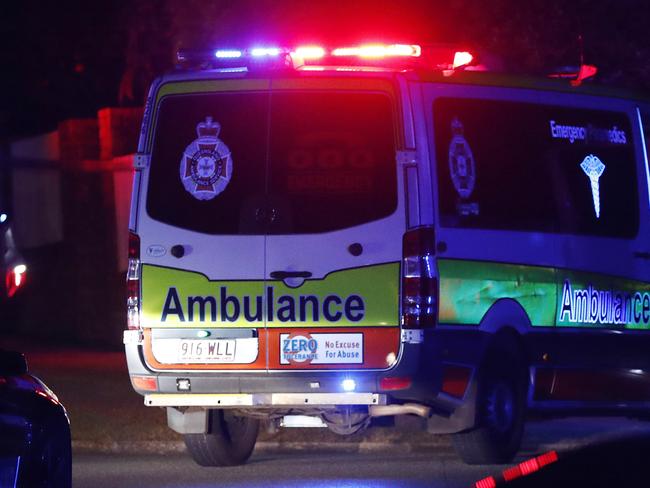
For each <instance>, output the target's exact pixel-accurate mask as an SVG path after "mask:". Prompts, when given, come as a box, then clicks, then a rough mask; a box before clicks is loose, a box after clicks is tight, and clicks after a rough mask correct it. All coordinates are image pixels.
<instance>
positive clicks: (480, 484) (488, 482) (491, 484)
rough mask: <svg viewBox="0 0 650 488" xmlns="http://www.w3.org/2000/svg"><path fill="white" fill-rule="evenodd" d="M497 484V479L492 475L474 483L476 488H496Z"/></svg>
mask: <svg viewBox="0 0 650 488" xmlns="http://www.w3.org/2000/svg"><path fill="white" fill-rule="evenodd" d="M496 486H497V481H496V480H495V479H494V478H493V477H492V476H488V477H487V478H483V479H482V480H478V481H477V482H476V483H474V487H475V488H496Z"/></svg>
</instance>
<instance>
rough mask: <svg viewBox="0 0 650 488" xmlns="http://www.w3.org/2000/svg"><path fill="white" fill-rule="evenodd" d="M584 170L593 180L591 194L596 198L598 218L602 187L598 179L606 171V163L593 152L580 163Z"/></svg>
mask: <svg viewBox="0 0 650 488" xmlns="http://www.w3.org/2000/svg"><path fill="white" fill-rule="evenodd" d="M580 167H581V168H582V171H584V172H585V174H586V175H587V176H588V177H589V181H590V182H591V196H592V198H593V200H594V210H595V211H596V218H597V219H599V218H600V189H599V185H598V180H599V178H600V176H601V175H602V174H603V171H605V165H604V164H603V162H602V161H601V160H600V159H598V158H597V157H596V156H594V155H593V154H590V155H589V156H587V157H586V158H585V159H584V160H583V161H582V163H580Z"/></svg>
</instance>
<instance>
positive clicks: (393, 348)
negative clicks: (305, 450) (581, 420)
mask: <svg viewBox="0 0 650 488" xmlns="http://www.w3.org/2000/svg"><path fill="white" fill-rule="evenodd" d="M580 81H581V80H580V79H578V80H566V79H547V78H530V79H529V78H522V77H516V76H511V75H508V74H504V73H502V72H491V71H490V70H489V66H486V65H485V64H481V61H480V58H478V57H477V56H476V55H475V53H471V52H468V51H457V50H454V49H452V48H448V47H435V46H434V47H427V46H420V45H410V44H387V45H381V44H373V45H359V46H338V47H337V46H334V47H321V46H295V47H291V48H280V47H274V46H253V47H250V48H246V49H235V48H233V49H216V50H212V51H206V52H196V51H194V52H192V51H188V52H181V53H179V69H177V70H176V71H174V72H173V73H170V74H167V75H165V76H162V77H161V78H159V79H157V80H156V81H155V82H154V83H153V86H152V87H151V90H150V93H149V96H148V100H147V103H146V107H145V112H144V120H143V124H142V132H141V135H140V141H139V146H138V153H137V154H136V156H135V177H134V184H133V198H132V207H131V214H130V223H129V227H130V237H129V265H128V272H127V285H128V300H127V314H128V327H127V329H128V330H126V331H125V333H124V344H125V349H126V358H127V361H128V368H129V374H130V378H131V382H132V385H133V388H134V389H135V391H136V392H138V393H139V394H141V395H143V396H144V403H145V405H147V406H150V407H162V408H165V409H166V412H167V421H168V424H169V427H170V428H171V429H173V430H174V431H176V432H179V433H180V434H183V436H184V439H185V443H186V445H187V448H188V450H189V452H190V453H191V455H192V457H193V458H194V460H195V461H196V462H197V463H198V464H200V465H203V466H227V465H235V464H241V463H244V462H245V461H246V460H247V459H248V458H249V456H250V455H251V453H252V451H253V449H254V446H255V442H256V439H257V436H258V431H259V429H260V425H261V424H264V425H267V424H269V423H270V424H272V425H274V426H278V427H314V428H315V429H313V430H312V431H311V432H314V439H317V438H318V436H317V434H318V432H319V431H318V430H317V429H316V428H318V427H327V428H329V429H331V430H333V431H334V432H336V433H339V434H342V435H349V434H353V433H355V432H357V431H360V430H361V429H364V428H366V427H367V426H368V425H370V423H371V421H372V420H373V419H374V418H379V417H388V418H392V419H393V420H395V419H396V420H397V421H400V420H402V419H405V418H409V417H410V418H416V419H420V420H419V424H420V425H421V426H422V428H423V429H426V430H427V431H428V432H430V433H431V434H439V433H447V434H453V443H454V446H455V448H456V450H457V452H458V454H459V456H460V457H461V458H462V459H463V460H464V461H465V462H467V463H470V464H482V463H505V462H508V461H510V460H511V459H512V458H513V456H514V455H515V453H516V452H517V450H518V448H519V445H520V442H521V438H522V433H523V429H524V423H525V420H526V417H527V416H528V415H530V414H544V415H550V414H592V413H598V414H603V413H605V414H612V415H628V416H641V417H643V416H646V415H647V414H648V413H649V412H650V410H649V407H650V354H648V351H649V350H650V335H649V334H650V332H649V329H650V218H649V217H650V194H649V186H650V173H649V168H648V155H647V148H646V142H645V138H644V130H646V131H647V130H648V124H649V121H650V104H648V102H647V101H644V100H643V99H642V98H639V97H636V96H634V95H630V94H627V93H624V92H619V91H615V90H611V89H608V88H602V87H598V86H596V85H593V84H589V83H580ZM646 137H647V132H646ZM398 423H399V422H398Z"/></svg>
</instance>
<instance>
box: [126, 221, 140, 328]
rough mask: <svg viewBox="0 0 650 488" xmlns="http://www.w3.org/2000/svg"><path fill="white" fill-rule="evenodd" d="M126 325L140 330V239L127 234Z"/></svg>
mask: <svg viewBox="0 0 650 488" xmlns="http://www.w3.org/2000/svg"><path fill="white" fill-rule="evenodd" d="M126 291H127V297H126V323H127V327H128V328H129V329H139V328H140V237H138V235H137V234H134V233H133V232H129V264H128V268H127V270H126Z"/></svg>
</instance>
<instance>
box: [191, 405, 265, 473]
mask: <svg viewBox="0 0 650 488" xmlns="http://www.w3.org/2000/svg"><path fill="white" fill-rule="evenodd" d="M259 426H260V421H259V420H258V419H254V418H251V417H243V416H238V415H234V414H232V413H230V412H229V411H228V410H217V409H213V410H210V412H209V419H208V433H207V434H186V435H185V436H184V437H185V445H186V446H187V450H188V451H189V452H190V455H191V456H192V458H193V459H194V461H195V462H196V463H197V464H199V465H201V466H236V465H238V464H244V463H245V462H246V461H247V460H248V458H249V457H250V456H251V454H252V453H253V449H254V448H255V442H256V441H257V432H258V431H259Z"/></svg>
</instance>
